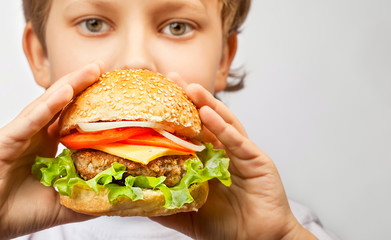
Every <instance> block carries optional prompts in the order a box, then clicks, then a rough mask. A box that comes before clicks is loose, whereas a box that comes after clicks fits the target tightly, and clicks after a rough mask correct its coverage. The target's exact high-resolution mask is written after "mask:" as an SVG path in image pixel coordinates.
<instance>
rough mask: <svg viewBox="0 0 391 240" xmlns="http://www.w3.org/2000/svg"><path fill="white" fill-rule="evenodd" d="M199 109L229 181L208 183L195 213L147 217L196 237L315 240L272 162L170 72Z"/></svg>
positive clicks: (199, 90) (207, 98)
mask: <svg viewBox="0 0 391 240" xmlns="http://www.w3.org/2000/svg"><path fill="white" fill-rule="evenodd" d="M171 79H173V80H175V81H177V82H178V83H179V84H180V85H181V86H182V87H183V88H184V90H185V92H186V94H187V95H188V96H189V97H190V99H191V100H192V101H193V102H194V104H195V105H196V106H197V107H198V108H199V113H200V117H201V121H202V122H203V124H204V126H205V127H206V128H207V131H208V133H209V134H211V135H209V136H206V137H207V138H209V140H212V143H213V144H214V146H217V147H219V146H221V147H223V148H224V149H225V150H226V152H227V155H228V157H229V158H230V159H231V161H230V169H229V170H230V172H231V179H232V185H231V187H229V188H227V187H225V186H223V185H222V184H220V183H219V182H217V181H209V182H210V191H209V197H208V200H207V202H206V203H205V205H204V206H203V207H202V208H201V209H200V210H199V211H198V212H191V213H180V214H176V215H173V216H168V217H157V218H152V219H154V220H156V221H158V222H160V223H161V224H163V225H165V226H168V227H171V228H174V229H177V230H178V231H181V232H183V233H185V234H187V235H189V236H191V237H193V238H196V239H206V238H208V239H315V237H314V236H312V234H311V233H309V232H308V231H306V230H305V229H304V228H303V227H301V225H300V224H299V223H298V221H297V220H296V219H295V217H294V216H293V214H292V212H291V210H290V207H289V204H288V200H287V197H286V195H285V190H284V187H283V185H282V182H281V179H280V176H279V174H278V171H277V169H276V167H275V165H274V163H273V161H272V160H271V159H270V158H269V157H268V156H267V155H266V154H265V153H263V152H262V151H261V150H260V149H259V148H258V147H257V146H256V145H255V144H254V143H253V142H252V141H250V140H249V139H248V138H247V135H246V132H245V130H244V128H243V126H242V125H241V124H240V122H239V120H238V119H237V118H236V117H235V116H234V115H233V113H232V112H231V111H230V110H229V109H228V108H227V107H226V106H225V105H224V104H223V103H222V102H220V101H219V100H217V99H216V98H214V97H213V95H212V94H211V93H210V92H208V91H207V90H206V89H204V88H203V87H201V86H200V85H198V84H190V85H187V84H186V83H184V82H183V81H181V80H180V79H179V78H178V76H175V75H171Z"/></svg>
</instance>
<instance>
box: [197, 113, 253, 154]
mask: <svg viewBox="0 0 391 240" xmlns="http://www.w3.org/2000/svg"><path fill="white" fill-rule="evenodd" d="M199 112H200V117H201V121H202V122H203V123H204V125H205V126H206V127H207V128H208V129H209V130H210V131H211V132H212V133H213V134H214V135H215V136H216V137H217V138H218V140H219V141H220V142H221V143H222V144H224V146H225V148H226V149H227V150H228V151H229V152H231V153H232V154H233V155H235V156H236V157H238V158H240V159H244V160H246V159H253V158H256V157H257V156H259V152H257V151H254V149H257V148H254V147H255V144H254V143H253V142H251V141H250V140H249V139H248V138H247V137H245V136H243V135H242V134H241V133H240V132H239V131H238V130H237V129H236V128H235V127H233V126H232V125H231V124H229V123H227V122H225V121H224V119H223V118H222V117H221V116H220V115H219V114H217V113H216V112H215V111H214V110H213V109H212V108H210V107H209V106H203V107H202V108H201V109H200V111H199Z"/></svg>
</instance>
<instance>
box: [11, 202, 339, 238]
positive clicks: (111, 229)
mask: <svg viewBox="0 0 391 240" xmlns="http://www.w3.org/2000/svg"><path fill="white" fill-rule="evenodd" d="M289 204H290V207H291V209H292V212H293V214H294V215H295V217H296V218H297V219H298V221H299V222H300V224H302V225H303V226H304V227H305V228H306V229H308V230H309V231H310V232H312V233H313V234H314V235H315V236H316V237H317V238H318V239H320V240H329V239H332V240H337V239H339V238H337V237H336V236H335V235H334V234H332V233H331V232H329V231H327V230H326V229H324V228H323V226H322V224H321V223H320V221H319V219H318V217H317V216H316V215H315V214H314V213H313V212H312V211H311V210H310V209H309V208H307V207H305V206H303V205H301V204H299V203H297V202H294V201H291V200H290V201H289ZM16 239H17V240H27V239H28V240H41V239H42V240H46V239H56V240H57V239H58V240H62V239H64V240H65V239H66V240H68V239H72V240H88V239H118V240H121V239H149V240H151V239H159V240H164V239H170V240H171V239H172V240H175V239H181V240H182V239H191V238H189V237H187V236H185V235H183V234H181V233H179V232H177V231H175V230H172V229H169V228H166V227H163V226H161V225H160V224H158V223H156V222H153V221H152V220H150V219H148V218H145V217H123V218H121V217H99V218H95V219H92V220H89V221H85V222H78V223H70V224H65V225H61V226H57V227H53V228H49V229H46V230H43V231H40V232H36V233H33V234H30V235H26V236H22V237H19V238H16Z"/></svg>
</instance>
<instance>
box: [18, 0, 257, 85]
mask: <svg viewBox="0 0 391 240" xmlns="http://www.w3.org/2000/svg"><path fill="white" fill-rule="evenodd" d="M218 1H219V2H220V4H221V20H222V24H223V31H224V37H228V36H229V35H230V34H232V33H235V32H239V29H240V27H241V26H242V24H243V23H244V21H245V20H246V17H247V14H248V11H249V9H250V4H251V0H218ZM51 4H52V0H23V10H24V16H25V19H26V22H31V25H32V28H33V31H34V32H35V34H36V35H37V37H38V39H39V41H40V42H41V44H42V46H43V47H44V50H46V43H45V29H46V22H47V18H48V16H49V11H50V7H51ZM230 76H231V77H232V78H237V79H239V82H238V83H235V84H230V83H228V85H227V88H226V90H227V91H234V90H237V89H240V88H242V87H243V79H244V75H243V74H242V75H238V74H235V73H232V72H231V74H230Z"/></svg>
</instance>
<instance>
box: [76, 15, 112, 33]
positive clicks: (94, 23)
mask: <svg viewBox="0 0 391 240" xmlns="http://www.w3.org/2000/svg"><path fill="white" fill-rule="evenodd" d="M79 29H80V31H81V33H83V34H85V35H101V34H105V33H107V32H108V31H110V30H111V27H110V25H109V24H107V23H106V22H104V21H103V20H100V19H87V20H84V21H82V22H80V23H79Z"/></svg>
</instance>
